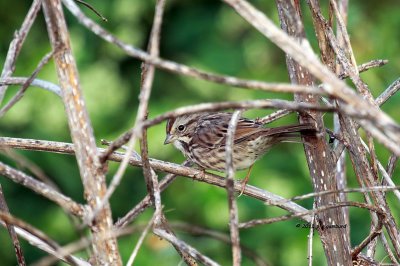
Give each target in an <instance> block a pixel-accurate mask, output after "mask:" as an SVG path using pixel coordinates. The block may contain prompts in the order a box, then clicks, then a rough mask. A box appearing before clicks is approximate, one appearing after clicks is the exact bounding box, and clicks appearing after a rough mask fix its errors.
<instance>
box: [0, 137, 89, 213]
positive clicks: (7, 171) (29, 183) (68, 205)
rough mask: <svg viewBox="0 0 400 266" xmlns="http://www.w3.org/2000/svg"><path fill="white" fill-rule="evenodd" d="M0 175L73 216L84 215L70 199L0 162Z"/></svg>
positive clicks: (82, 210) (82, 209)
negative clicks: (55, 204)
mask: <svg viewBox="0 0 400 266" xmlns="http://www.w3.org/2000/svg"><path fill="white" fill-rule="evenodd" d="M0 145H1V146H3V142H2V141H0ZM0 174H1V175H2V176H4V177H7V178H9V179H11V180H12V181H14V182H16V183H19V184H21V185H23V186H25V187H27V188H29V189H31V190H32V191H34V192H36V193H38V194H39V195H42V196H44V197H46V198H48V199H49V200H51V201H54V202H55V203H57V204H58V205H59V206H60V207H62V208H63V209H65V210H67V211H68V212H69V213H71V214H73V215H75V216H78V217H82V216H83V215H84V214H85V213H86V212H85V208H84V207H83V206H82V205H80V204H78V203H76V202H75V201H73V200H72V199H71V198H69V197H67V196H65V195H63V194H61V193H60V192H58V191H56V190H55V189H54V188H52V187H50V186H49V185H46V184H45V183H42V182H40V181H37V180H36V179H34V178H33V177H30V176H28V175H26V174H24V173H22V172H20V171H18V170H16V169H14V168H12V167H10V166H8V165H6V164H3V163H2V162H0Z"/></svg>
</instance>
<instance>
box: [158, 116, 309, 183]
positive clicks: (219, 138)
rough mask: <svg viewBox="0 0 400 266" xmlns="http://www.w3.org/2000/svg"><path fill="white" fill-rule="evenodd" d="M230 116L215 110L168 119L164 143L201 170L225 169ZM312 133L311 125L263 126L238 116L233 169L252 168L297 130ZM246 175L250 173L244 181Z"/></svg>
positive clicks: (293, 137)
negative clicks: (179, 152) (273, 146)
mask: <svg viewBox="0 0 400 266" xmlns="http://www.w3.org/2000/svg"><path fill="white" fill-rule="evenodd" d="M231 117H232V114H231V113H222V112H217V113H198V114H190V115H183V116H180V117H177V118H171V119H169V120H168V122H167V127H166V133H167V137H166V139H165V142H164V144H168V143H173V144H174V146H175V147H176V148H177V149H179V150H180V151H181V152H182V153H183V155H184V156H185V157H186V158H188V159H190V160H191V161H192V162H194V163H195V164H197V165H198V166H200V167H201V168H203V169H211V170H217V171H220V172H224V171H225V169H226V157H225V156H226V155H225V144H226V137H227V132H228V126H229V122H230V119H231ZM315 132H316V130H315V128H314V127H313V126H312V125H310V124H306V125H289V126H281V127H275V128H264V127H263V124H262V123H260V122H258V121H257V120H251V119H247V118H243V117H241V118H240V119H239V121H238V123H237V127H236V131H235V135H234V145H233V155H232V156H233V166H234V168H235V169H236V170H243V169H247V168H250V169H251V166H252V165H253V164H254V163H255V161H256V160H257V159H259V158H260V157H261V156H262V155H264V154H265V153H266V152H267V151H268V150H269V148H270V147H271V146H272V145H274V144H276V143H278V142H282V141H288V140H294V139H296V138H297V139H298V138H299V136H300V134H299V133H302V134H307V135H310V134H312V135H315ZM250 169H249V172H250ZM248 176H249V173H248V174H247V176H246V178H245V183H246V182H247V180H248Z"/></svg>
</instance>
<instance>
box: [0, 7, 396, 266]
mask: <svg viewBox="0 0 400 266" xmlns="http://www.w3.org/2000/svg"><path fill="white" fill-rule="evenodd" d="M254 2H255V4H256V5H257V6H258V7H259V8H260V9H261V10H262V11H263V12H266V13H267V14H268V16H270V17H272V18H273V19H274V20H275V21H276V23H278V22H277V14H276V13H277V12H276V7H275V5H274V1H254ZM16 3H18V4H15V5H10V3H9V1H4V0H3V1H0V23H1V25H2V27H0V61H1V62H4V60H5V56H6V52H7V49H8V45H9V43H10V41H11V39H12V36H13V32H14V31H15V30H16V29H18V28H19V27H20V25H21V23H22V20H23V18H24V16H25V14H26V12H27V10H28V8H29V5H30V3H31V1H27V0H18V1H17V2H16ZM91 4H92V5H94V6H95V7H96V9H97V10H99V11H100V12H101V13H102V14H104V15H105V16H106V17H107V18H108V20H109V22H108V23H104V22H101V20H100V19H99V18H98V17H96V16H95V15H93V14H92V13H91V11H89V10H88V9H86V8H84V7H81V8H82V10H83V11H84V12H85V13H86V14H88V15H89V16H90V17H92V18H93V19H95V20H96V21H97V22H98V23H100V24H101V25H102V26H104V27H105V28H106V29H108V30H109V31H110V32H112V33H113V34H115V35H116V36H117V37H119V38H120V39H122V40H124V41H126V42H128V43H131V44H133V45H135V46H136V47H139V48H141V49H145V48H146V46H147V41H148V35H149V32H150V30H151V24H152V18H153V14H154V10H153V9H154V1H138V0H134V1H132V0H119V1H92V2H91ZM393 6H396V4H395V3H394V2H393V1H380V2H379V4H377V3H376V1H371V0H369V1H350V12H349V27H348V29H349V32H350V35H351V41H352V45H353V49H354V52H355V55H356V59H357V62H358V63H359V64H361V63H364V62H366V61H369V60H372V59H389V60H390V63H389V64H388V65H387V66H384V67H382V68H379V69H373V70H370V71H368V72H367V73H365V74H363V76H362V77H363V78H364V80H365V81H366V82H367V83H368V84H369V87H370V89H371V90H372V92H373V94H374V95H375V96H377V95H379V94H380V93H381V92H382V91H383V90H384V89H385V88H386V87H388V86H389V85H390V83H391V82H392V81H394V80H395V79H396V78H398V72H399V71H398V70H399V68H400V58H399V52H398V45H399V43H398V40H399V38H400V36H399V34H400V33H399V31H398V28H399V25H400V16H398V8H393ZM304 9H305V10H306V6H305V5H304ZM65 13H66V14H67V19H68V23H69V29H70V33H71V40H72V46H73V52H74V55H75V58H76V59H77V63H78V68H79V71H80V80H81V85H82V89H83V92H84V96H85V99H86V104H87V108H88V110H89V114H90V118H91V121H92V125H93V127H94V131H95V136H96V138H97V139H98V140H100V139H107V140H113V139H115V138H116V137H117V136H119V135H120V134H121V133H123V132H125V131H126V130H127V129H128V128H130V127H131V126H132V125H133V123H134V119H135V116H136V110H137V106H138V95H139V85H140V84H139V83H140V62H139V61H138V60H136V59H132V58H129V57H128V56H127V55H125V54H124V53H122V52H121V51H120V50H119V49H118V48H116V47H114V46H112V45H110V44H109V43H106V42H104V41H102V40H100V39H99V38H98V37H97V36H95V35H94V34H93V33H91V32H89V31H88V30H86V29H85V28H83V27H82V26H81V25H80V24H78V23H77V21H76V19H75V18H74V17H72V16H71V15H70V14H69V12H68V11H67V10H65ZM39 17H40V19H39V20H38V21H36V23H35V24H34V27H33V30H32V32H31V33H30V34H29V37H28V39H27V42H26V43H25V44H24V47H23V50H22V54H21V56H20V57H19V59H18V64H17V68H16V74H15V76H29V75H30V74H31V72H32V71H33V69H34V68H35V67H36V65H37V63H38V61H39V60H40V59H41V57H42V56H43V55H44V54H45V53H47V52H48V51H50V46H49V43H48V37H47V33H46V30H45V24H44V22H43V18H42V14H40V16H39ZM305 20H306V22H307V23H308V24H307V27H306V29H307V34H308V36H309V38H311V39H312V44H313V46H314V48H315V49H317V45H316V42H315V37H314V32H313V28H312V24H311V22H310V18H309V13H308V12H306V14H305ZM160 49H161V57H163V58H166V59H170V60H173V61H177V62H180V63H183V64H187V65H189V66H194V67H198V68H201V69H204V70H207V71H212V72H216V73H221V74H226V75H232V76H238V77H242V78H248V79H258V80H265V81H268V82H287V81H288V77H287V71H286V64H285V56H284V53H283V52H282V51H280V50H279V49H278V48H277V47H275V46H274V45H273V44H272V43H271V42H270V41H269V40H267V39H266V38H265V37H263V36H262V35H261V34H260V33H259V32H257V31H256V30H255V29H253V28H252V27H251V26H250V25H249V24H248V23H246V22H245V21H244V20H243V19H241V18H240V17H239V16H238V15H237V14H236V13H235V12H234V11H233V10H232V9H231V8H229V7H228V6H226V5H224V4H223V3H222V1H221V2H219V1H183V0H181V1H178V0H174V1H167V7H166V14H165V18H164V22H163V28H162V37H161V48H160ZM39 77H40V78H42V79H46V80H50V81H53V82H56V80H57V78H56V75H55V71H54V66H53V65H52V62H51V63H50V65H48V66H46V67H45V68H44V69H43V71H42V72H41V74H40V76H39ZM17 88H18V87H15V86H13V87H10V89H9V90H8V92H7V95H6V99H5V101H7V100H9V99H10V98H11V97H12V95H13V94H14V93H15V92H16V91H17ZM262 98H284V99H290V98H291V96H290V95H286V94H285V95H283V94H276V93H265V92H260V91H250V90H245V89H238V88H230V87H227V86H225V85H220V84H214V83H210V82H206V81H202V80H197V79H192V78H188V77H184V76H179V75H175V74H171V73H167V72H164V71H162V70H157V71H156V76H155V81H154V86H153V91H152V98H151V101H150V106H149V116H150V117H155V116H156V115H159V114H161V113H163V112H165V111H168V110H171V109H174V108H177V107H181V106H185V105H190V104H196V103H201V102H214V101H226V100H242V99H262ZM399 102H400V98H399V96H398V95H397V96H395V97H393V99H391V100H390V101H389V102H388V103H387V104H386V105H385V106H384V107H383V109H384V110H385V111H386V112H387V113H388V114H389V115H391V116H392V117H394V119H395V120H397V122H400V120H399V116H398V115H397V113H396V112H398V111H397V105H398V104H399ZM269 112H271V110H262V111H249V112H247V113H246V115H248V116H249V117H257V116H262V115H265V114H267V113H269ZM327 117H331V116H329V115H327ZM295 121H296V117H295V116H294V115H292V116H290V117H288V118H285V119H282V120H280V121H278V122H275V123H274V125H278V124H288V123H294V122H295ZM327 121H328V119H327ZM329 124H330V122H328V125H329ZM164 127H165V125H164V124H162V125H157V126H155V127H152V128H150V129H149V132H148V135H149V150H150V156H151V157H152V158H156V159H160V160H166V161H171V162H176V163H180V162H182V161H183V157H182V155H181V154H180V152H179V151H177V150H175V149H174V148H173V147H172V146H171V145H169V146H164V145H162V143H163V139H164V137H165V129H164ZM0 134H2V135H3V136H13V137H22V138H37V139H46V140H56V141H67V142H70V135H69V131H68V125H67V122H66V118H65V114H64V108H63V105H62V101H61V100H60V99H59V98H58V97H57V96H55V95H53V94H51V93H49V92H47V91H43V90H41V89H37V88H29V89H28V91H27V93H26V95H25V97H24V98H23V99H22V100H21V101H20V102H19V103H18V104H17V105H16V106H15V107H13V108H12V109H11V110H10V111H9V112H8V113H7V114H6V115H5V116H4V117H3V118H2V119H1V120H0ZM99 146H100V144H99ZM377 146H378V147H377V152H378V157H379V159H381V161H382V162H386V161H387V158H388V156H389V154H388V153H387V151H385V150H384V149H383V148H382V147H380V145H377ZM17 152H18V153H20V154H23V155H24V156H26V157H27V158H28V159H29V160H31V161H33V162H34V163H36V164H37V165H38V166H40V167H41V168H42V169H43V170H44V172H45V173H46V175H48V176H49V177H50V178H51V179H52V180H53V181H54V182H55V183H56V184H58V185H59V186H60V188H61V190H62V191H63V192H64V193H65V194H66V195H68V196H70V197H72V198H73V199H74V200H76V201H78V202H83V188H82V184H81V181H80V177H79V171H78V168H77V164H76V161H75V159H74V158H73V157H71V156H67V155H55V154H46V153H39V152H37V153H34V152H21V151H17ZM0 156H1V157H0V160H2V161H5V162H7V163H10V164H12V162H11V161H9V160H8V159H7V158H6V157H5V156H2V155H0ZM14 166H15V165H14ZM350 167H351V165H350V164H349V169H350ZM116 168H117V164H114V163H110V173H109V175H108V179H110V177H112V176H113V174H114V173H115V170H116ZM397 170H399V169H397ZM159 175H160V176H163V175H164V173H159ZM244 176H245V172H239V173H237V177H240V178H242V177H244ZM0 183H1V184H2V186H3V188H4V194H5V197H6V199H7V202H8V204H9V207H10V211H11V213H12V214H14V215H15V216H17V217H20V218H22V219H24V220H26V221H28V222H29V223H31V224H33V225H35V226H36V227H38V228H40V229H41V230H43V231H44V232H46V233H47V234H48V235H50V236H51V237H53V238H54V239H55V240H56V241H57V242H59V243H61V244H66V243H68V242H70V241H73V240H74V239H76V238H77V234H76V232H75V231H74V229H73V226H72V225H71V222H70V221H69V220H68V217H67V216H66V215H65V214H64V213H63V212H62V211H61V210H60V209H59V208H57V206H55V205H54V204H52V203H49V202H48V201H47V200H45V199H43V198H42V197H40V196H38V195H36V194H34V193H33V192H31V191H29V190H27V189H25V188H23V187H22V186H19V185H17V184H14V183H12V182H10V181H8V180H7V179H6V178H4V177H0ZM348 183H349V184H350V186H356V181H355V177H354V176H353V175H352V174H351V173H349V181H348ZM250 184H252V185H256V186H258V187H260V188H264V189H266V190H269V191H271V192H273V193H276V194H279V195H282V196H284V197H292V196H296V195H301V194H304V193H307V192H311V191H312V186H311V182H310V178H309V174H308V168H307V165H306V161H305V156H304V153H303V151H302V147H301V145H299V144H293V143H286V144H282V145H279V146H277V147H275V148H273V150H272V151H271V152H270V153H269V154H267V155H266V156H265V157H264V158H263V159H262V160H260V161H259V162H258V163H257V164H256V165H255V167H254V169H253V172H252V178H250ZM145 194H146V186H145V183H144V181H143V175H142V172H141V169H140V168H130V169H128V171H127V172H126V174H125V177H124V179H123V180H122V184H121V185H120V186H119V188H118V189H117V190H116V192H115V194H114V196H113V197H112V199H111V205H112V209H113V216H114V219H115V220H116V219H117V218H118V217H121V216H123V215H124V214H125V213H126V212H127V211H129V210H130V208H132V207H133V206H134V205H135V204H136V203H137V202H139V201H140V200H141V199H142V198H143V197H144V196H145ZM351 197H353V196H351ZM354 198H357V196H354ZM162 199H163V204H164V208H165V210H166V215H167V217H168V219H169V220H170V221H184V222H187V223H190V224H194V225H198V226H203V227H206V228H211V229H214V230H219V231H222V232H225V233H228V220H229V219H228V218H229V216H228V207H227V199H226V192H225V190H223V189H221V188H217V187H213V186H210V185H208V184H203V183H198V182H195V181H192V180H190V179H187V178H183V177H178V178H177V180H176V181H175V182H174V183H173V184H172V185H171V186H170V187H169V188H168V189H167V190H166V191H165V192H163V194H162ZM389 199H391V197H389ZM238 204H239V214H240V221H246V220H249V219H254V218H264V217H274V216H278V215H284V214H286V212H284V211H282V210H280V209H278V208H276V207H272V206H266V205H264V204H263V203H261V202H259V201H257V200H255V199H249V198H247V197H246V196H242V197H240V198H239V199H238ZM300 204H302V205H304V206H305V207H307V208H310V207H311V206H312V201H311V200H305V201H302V202H300ZM393 211H394V212H395V213H397V214H398V216H397V217H399V215H400V210H399V207H398V205H397V206H393ZM368 215H369V214H368V213H367V212H366V211H363V210H354V209H351V215H350V217H351V223H352V224H355V225H356V226H354V227H352V228H351V237H352V243H353V244H356V243H359V242H360V241H361V240H362V239H363V238H364V237H365V236H366V234H367V232H368V231H369V226H370V225H369V223H368V219H364V218H365V217H367V216H368ZM150 217H151V212H150V211H147V212H145V213H144V214H143V215H141V217H140V218H139V221H138V222H135V226H137V225H138V224H144V223H146V222H147V221H148V219H149V218H150ZM296 223H302V222H301V221H296V220H290V221H285V222H281V223H276V224H272V225H268V226H261V227H257V228H253V229H246V230H243V231H241V241H242V244H243V245H244V246H246V247H248V248H249V249H251V250H252V251H254V252H256V253H258V254H259V255H260V256H261V257H262V258H264V259H265V260H266V261H267V262H269V263H271V265H285V266H287V265H306V263H307V258H306V254H307V234H308V232H309V230H307V229H301V228H296ZM140 233H141V231H140V230H139V231H137V232H135V233H133V234H132V235H129V236H126V237H122V238H121V240H120V242H119V248H120V250H121V254H122V256H123V261H124V262H126V261H127V260H128V258H129V256H130V253H131V251H132V249H133V247H134V245H135V243H136V241H137V239H138V238H139V236H140ZM177 233H178V236H179V237H181V238H182V239H184V240H185V241H187V242H188V243H190V244H191V245H193V246H195V247H196V248H197V249H198V250H200V251H201V252H203V253H204V254H206V255H207V256H210V257H212V258H214V259H215V260H216V261H217V262H219V263H221V265H229V264H231V255H230V254H231V251H230V247H229V245H227V244H225V243H221V242H219V241H216V240H214V239H211V238H209V237H204V236H201V237H196V236H191V235H189V234H187V233H183V232H180V231H177ZM0 239H1V242H2V243H3V245H2V248H1V249H0V261H1V264H2V265H15V256H14V252H13V248H12V245H11V244H10V241H9V239H8V236H7V233H6V231H5V230H3V229H1V230H0ZM314 239H315V241H314V260H315V263H314V264H315V265H323V264H325V263H326V262H325V260H324V254H323V249H322V247H321V244H320V243H319V240H318V236H315V237H314ZM22 242H23V249H24V253H25V254H26V259H27V262H28V264H31V263H33V262H34V261H36V260H37V259H39V258H40V257H42V256H43V255H44V253H43V252H41V251H39V250H38V249H36V248H34V247H32V246H30V245H29V244H27V243H26V242H24V241H22ZM80 255H81V256H86V255H85V254H84V253H82V254H80ZM179 261H180V258H179V256H178V255H177V253H176V252H175V250H174V249H173V247H171V246H170V245H169V244H166V243H165V242H164V241H161V240H160V239H159V238H157V237H155V236H152V235H149V236H148V237H147V238H146V240H145V242H144V245H143V247H142V249H141V250H140V252H139V254H138V257H137V265H177V264H179ZM60 265H61V264H60ZM244 265H254V262H252V261H251V260H249V259H248V258H245V259H244Z"/></svg>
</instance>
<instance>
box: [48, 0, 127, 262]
mask: <svg viewBox="0 0 400 266" xmlns="http://www.w3.org/2000/svg"><path fill="white" fill-rule="evenodd" d="M43 10H44V14H45V19H46V26H47V29H48V33H49V37H50V42H51V45H52V48H53V50H54V61H55V65H56V69H57V74H58V79H59V82H60V87H61V89H62V96H63V97H62V98H63V102H64V106H65V109H66V114H67V119H68V125H69V127H70V133H71V137H72V140H73V142H74V144H75V152H76V158H77V161H78V166H79V171H80V174H81V179H82V183H83V186H84V190H85V198H86V200H87V202H88V205H89V206H90V208H91V209H92V210H95V209H96V208H97V206H98V204H99V203H100V202H101V201H102V197H103V195H104V194H105V192H106V183H105V173H104V172H103V169H102V168H101V165H100V161H99V156H98V154H97V149H96V142H95V138H94V134H93V128H92V126H91V124H90V119H89V115H88V113H87V110H86V107H85V101H84V99H83V96H82V93H81V88H80V83H79V77H78V70H77V67H76V63H75V59H74V57H73V55H72V51H71V45H70V40H69V32H68V29H67V25H66V21H65V18H64V13H63V10H62V6H61V1H60V0H43ZM112 225H113V222H112V216H111V208H110V206H109V204H108V203H107V204H105V205H104V208H103V209H102V211H101V212H100V214H99V215H97V216H96V219H95V221H94V222H93V224H91V225H90V229H91V232H92V235H93V251H94V260H95V261H96V263H97V264H113V265H121V258H120V254H119V251H118V247H117V241H116V239H115V238H113V237H109V238H106V237H105V236H107V235H108V232H109V231H110V230H111V228H112Z"/></svg>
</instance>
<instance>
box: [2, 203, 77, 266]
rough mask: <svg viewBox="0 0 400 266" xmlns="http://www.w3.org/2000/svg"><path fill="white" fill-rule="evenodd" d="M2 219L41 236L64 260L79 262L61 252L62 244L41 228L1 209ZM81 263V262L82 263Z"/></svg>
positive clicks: (38, 236) (72, 262) (73, 262)
mask: <svg viewBox="0 0 400 266" xmlns="http://www.w3.org/2000/svg"><path fill="white" fill-rule="evenodd" d="M0 220H3V221H4V222H5V223H6V224H12V225H14V226H15V227H19V228H21V229H23V230H25V231H27V232H29V233H30V234H31V235H34V236H35V237H37V238H39V239H40V240H42V241H43V242H44V243H46V244H47V245H48V246H50V247H51V248H52V249H53V250H54V251H55V254H54V253H53V254H54V255H56V256H57V257H59V258H60V259H62V260H66V261H67V262H69V263H71V264H73V265H74V264H78V265H79V263H77V262H76V260H75V259H74V258H73V257H71V256H70V255H63V254H61V253H60V252H59V250H60V246H59V245H58V243H56V242H55V241H54V240H52V239H51V238H49V237H48V236H47V235H46V234H44V233H43V232H42V231H40V230H39V229H37V228H35V227H33V226H31V225H29V224H27V223H25V222H24V221H22V220H20V219H18V218H16V217H14V216H12V215H10V214H9V213H6V212H3V211H0ZM80 265H81V264H80Z"/></svg>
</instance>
